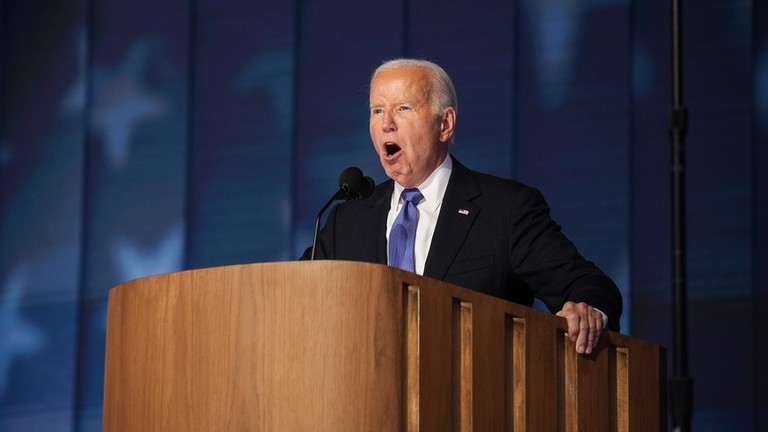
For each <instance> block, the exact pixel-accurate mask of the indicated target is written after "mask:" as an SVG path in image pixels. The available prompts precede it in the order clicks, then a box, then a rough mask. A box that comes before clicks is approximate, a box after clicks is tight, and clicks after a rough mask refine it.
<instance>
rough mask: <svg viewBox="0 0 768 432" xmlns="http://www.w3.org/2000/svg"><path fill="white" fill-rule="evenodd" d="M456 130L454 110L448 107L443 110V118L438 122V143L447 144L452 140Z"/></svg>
mask: <svg viewBox="0 0 768 432" xmlns="http://www.w3.org/2000/svg"><path fill="white" fill-rule="evenodd" d="M455 128H456V110H455V109H454V108H453V107H448V108H445V109H444V110H443V117H442V119H441V120H440V141H441V142H449V141H450V140H451V138H453V133H454V131H455Z"/></svg>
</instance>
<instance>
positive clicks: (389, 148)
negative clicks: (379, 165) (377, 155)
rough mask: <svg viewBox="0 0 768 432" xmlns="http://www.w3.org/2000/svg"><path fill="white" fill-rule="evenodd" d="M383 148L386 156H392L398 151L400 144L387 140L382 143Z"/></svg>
mask: <svg viewBox="0 0 768 432" xmlns="http://www.w3.org/2000/svg"><path fill="white" fill-rule="evenodd" d="M384 149H385V150H386V152H387V157H392V156H394V155H395V154H397V152H399V151H400V146H399V145H397V144H395V143H393V142H388V143H386V144H384Z"/></svg>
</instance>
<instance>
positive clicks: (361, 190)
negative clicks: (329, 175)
mask: <svg viewBox="0 0 768 432" xmlns="http://www.w3.org/2000/svg"><path fill="white" fill-rule="evenodd" d="M375 187H376V182H374V181H373V179H372V178H370V177H368V176H363V172H362V171H361V170H360V168H358V167H349V168H347V169H345V170H344V171H342V172H341V174H340V175H339V189H338V190H337V191H336V193H335V194H334V195H333V196H332V197H331V199H329V200H328V202H326V203H325V205H324V206H323V208H321V209H320V211H319V212H318V213H317V218H316V219H315V231H314V234H313V236H312V254H311V255H310V258H309V259H310V260H312V261H314V260H315V250H316V249H317V239H318V236H319V235H320V219H321V218H322V217H323V213H325V211H326V210H328V207H330V206H331V204H333V202H334V201H337V200H344V201H349V200H363V199H366V198H368V197H369V196H371V194H373V189H374V188H375Z"/></svg>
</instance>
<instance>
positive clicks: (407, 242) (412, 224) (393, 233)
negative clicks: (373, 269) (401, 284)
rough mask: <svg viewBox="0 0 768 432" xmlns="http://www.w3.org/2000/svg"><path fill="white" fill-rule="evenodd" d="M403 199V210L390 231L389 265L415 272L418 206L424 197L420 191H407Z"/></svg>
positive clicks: (404, 192)
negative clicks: (414, 252)
mask: <svg viewBox="0 0 768 432" xmlns="http://www.w3.org/2000/svg"><path fill="white" fill-rule="evenodd" d="M401 197H402V198H403V208H402V209H400V213H399V214H398V215H397V218H395V222H394V223H393V224H392V229H391V230H390V231H389V265H391V266H392V267H398V268H401V269H403V270H408V271H411V272H412V271H414V264H413V245H414V243H415V242H416V222H418V220H419V211H418V210H417V209H416V204H418V203H419V201H421V200H422V199H423V198H424V196H423V195H422V194H421V191H419V190H418V189H406V190H404V191H403V194H402V195H401Z"/></svg>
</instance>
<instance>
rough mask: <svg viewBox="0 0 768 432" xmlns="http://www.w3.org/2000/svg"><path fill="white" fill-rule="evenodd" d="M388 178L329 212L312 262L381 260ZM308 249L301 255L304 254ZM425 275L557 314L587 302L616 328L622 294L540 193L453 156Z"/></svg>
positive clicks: (384, 246) (384, 256)
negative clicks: (575, 242)
mask: <svg viewBox="0 0 768 432" xmlns="http://www.w3.org/2000/svg"><path fill="white" fill-rule="evenodd" d="M393 190H394V182H393V181H392V180H388V181H386V182H383V183H381V184H379V185H377V186H376V189H375V190H374V192H373V195H372V196H371V197H370V198H368V199H366V200H362V201H347V202H345V203H342V204H340V205H338V206H336V207H334V208H333V210H332V211H331V213H330V214H329V215H328V219H327V221H326V223H325V226H324V228H323V229H322V231H321V232H320V237H319V240H318V244H317V250H316V251H315V259H336V260H349V261H363V262H371V263H381V264H386V263H387V244H386V241H387V240H386V223H387V213H388V212H389V206H390V202H391V196H392V191H393ZM309 256H310V249H307V251H306V252H305V253H304V255H303V256H302V259H307V258H308V257H309ZM424 276H428V277H432V278H435V279H439V280H443V281H446V282H449V283H452V284H455V285H459V286H461V287H465V288H469V289H472V290H475V291H479V292H483V293H486V294H490V295H493V296H496V297H500V298H503V299H506V300H510V301H514V302H516V303H520V304H524V305H528V306H530V305H531V304H532V303H533V298H534V296H535V297H537V298H539V299H540V300H541V301H542V302H543V303H544V304H546V305H547V307H548V308H549V309H550V310H551V311H552V312H556V311H558V310H560V309H561V308H562V305H563V304H564V303H565V302H566V301H569V300H570V301H574V302H581V301H583V302H586V303H588V304H589V305H591V306H593V307H596V308H598V309H600V310H601V311H603V312H604V313H605V314H606V315H607V316H608V328H609V329H611V330H615V331H618V329H619V318H620V316H621V312H622V299H621V293H620V292H619V290H618V288H617V287H616V285H615V284H614V283H613V281H612V280H611V279H610V278H608V277H607V276H606V275H605V274H604V273H603V272H602V271H601V270H600V269H599V268H597V267H596V266H595V265H594V264H593V263H592V262H590V261H588V260H586V259H584V258H583V257H582V256H581V255H580V254H579V252H578V251H577V249H576V247H575V246H574V245H573V243H571V241H570V240H568V239H567V238H566V237H565V235H563V233H562V232H561V230H560V226H559V225H558V224H557V223H556V222H555V221H554V220H553V219H552V218H551V217H550V212H549V206H548V205H547V203H546V202H545V201H544V198H543V197H542V195H541V193H540V192H539V191H538V190H536V189H534V188H532V187H529V186H526V185H524V184H522V183H519V182H516V181H514V180H507V179H502V178H499V177H495V176H491V175H487V174H482V173H479V172H476V171H472V170H469V169H468V168H466V167H465V166H463V165H462V164H461V163H459V162H458V161H457V160H456V159H455V158H454V159H453V171H452V172H451V177H450V179H449V181H448V186H447V189H446V192H445V196H444V197H443V203H442V206H441V209H440V215H439V217H438V220H437V225H436V227H435V233H434V236H433V238H432V244H431V246H430V249H429V255H428V257H427V261H426V264H425V268H424Z"/></svg>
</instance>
